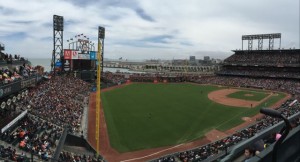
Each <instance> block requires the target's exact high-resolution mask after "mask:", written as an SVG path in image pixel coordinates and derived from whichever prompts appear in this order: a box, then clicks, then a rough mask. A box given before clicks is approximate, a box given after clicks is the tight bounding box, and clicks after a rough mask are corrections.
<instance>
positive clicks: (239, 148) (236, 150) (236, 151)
mask: <svg viewBox="0 0 300 162" xmlns="http://www.w3.org/2000/svg"><path fill="white" fill-rule="evenodd" d="M299 117H300V112H298V113H296V114H294V115H292V116H291V117H289V118H288V119H289V120H290V121H291V120H295V119H296V118H299ZM283 126H284V122H283V121H281V122H279V123H277V124H275V125H274V126H272V127H269V128H267V129H265V131H262V132H260V133H258V134H256V135H255V136H253V137H251V138H250V139H248V140H246V141H243V142H241V143H239V144H237V145H236V146H234V147H233V148H232V150H231V151H230V153H229V154H228V155H227V156H226V157H224V158H223V159H222V160H221V162H231V161H233V160H234V159H236V158H238V157H239V156H241V155H242V154H243V152H244V150H245V148H247V147H248V146H249V145H251V144H253V143H254V142H256V141H258V140H260V139H263V138H266V137H269V136H270V134H272V133H275V132H279V131H280V129H281V128H282V127H283Z"/></svg>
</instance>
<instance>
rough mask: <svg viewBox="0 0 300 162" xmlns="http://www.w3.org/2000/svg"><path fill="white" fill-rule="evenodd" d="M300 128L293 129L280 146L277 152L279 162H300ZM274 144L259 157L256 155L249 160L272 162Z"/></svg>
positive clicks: (252, 161)
mask: <svg viewBox="0 0 300 162" xmlns="http://www.w3.org/2000/svg"><path fill="white" fill-rule="evenodd" d="M299 143H300V127H297V128H295V129H293V130H292V131H291V132H290V133H289V135H288V136H287V138H286V139H285V140H284V142H283V143H282V144H281V145H280V147H279V150H278V151H277V153H278V154H277V157H276V158H277V161H278V162H283V161H284V162H285V161H291V162H299V161H300V145H299ZM273 147H274V144H272V145H271V146H269V147H268V148H267V149H265V150H264V151H262V152H261V153H260V154H259V155H256V156H254V157H252V158H251V159H249V162H264V161H272V151H273Z"/></svg>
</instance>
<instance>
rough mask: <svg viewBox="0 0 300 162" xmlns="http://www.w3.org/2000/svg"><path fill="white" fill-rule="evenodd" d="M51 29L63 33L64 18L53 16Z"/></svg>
mask: <svg viewBox="0 0 300 162" xmlns="http://www.w3.org/2000/svg"><path fill="white" fill-rule="evenodd" d="M53 28H54V30H56V31H64V17H62V16H58V15H53Z"/></svg>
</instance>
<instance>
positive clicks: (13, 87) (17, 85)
mask: <svg viewBox="0 0 300 162" xmlns="http://www.w3.org/2000/svg"><path fill="white" fill-rule="evenodd" d="M39 79H41V76H39V75H33V76H30V77H28V78H26V79H19V80H17V81H14V82H12V83H7V84H2V85H1V86H0V92H2V93H0V99H1V98H3V97H6V96H9V95H11V94H14V93H16V92H19V91H21V90H22V89H24V88H28V87H30V86H32V85H36V83H37V82H38V80H39Z"/></svg>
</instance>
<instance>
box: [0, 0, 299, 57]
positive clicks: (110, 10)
mask: <svg viewBox="0 0 300 162" xmlns="http://www.w3.org/2000/svg"><path fill="white" fill-rule="evenodd" d="M298 12H299V2H297V1H291V2H289V3H287V2H285V1H279V0H273V1H271V0H266V1H259V0H253V1H251V2H250V1H249V2H244V1H238V0H227V1H217V0H203V1H198V0H190V1H185V0H176V2H175V1H169V0H151V1H137V0H122V1H120V0H102V1H98V0H90V1H85V0H63V1H61V0H51V1H46V0H26V1H20V0H10V1H5V0H0V13H1V14H0V20H1V22H0V42H2V43H4V44H5V45H6V51H5V52H8V53H21V54H23V55H24V56H25V57H37V56H38V57H48V58H50V57H51V51H52V50H53V38H52V37H53V29H52V26H53V24H52V23H53V15H54V14H56V15H62V16H64V20H65V23H64V47H68V43H67V42H66V40H68V39H70V38H73V37H74V36H75V35H77V34H81V33H84V35H86V36H87V37H89V38H90V40H91V41H93V42H94V43H97V32H98V31H97V29H98V26H104V27H105V28H106V38H105V57H107V58H119V57H123V58H128V59H136V58H140V59H144V58H165V59H166V58H168V59H172V58H174V57H175V58H188V57H189V56H190V55H196V56H197V57H199V58H201V57H203V55H205V54H208V55H210V56H212V57H215V58H216V57H220V58H225V57H228V56H230V54H231V50H233V49H239V48H241V36H242V35H246V34H262V33H278V32H279V33H282V47H285V48H290V47H291V46H296V47H298V44H299V37H298V36H299V33H298V32H299V24H298V23H299V13H298Z"/></svg>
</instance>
